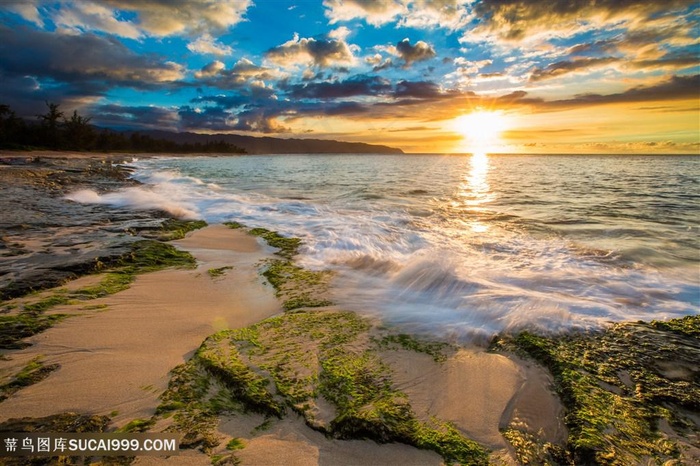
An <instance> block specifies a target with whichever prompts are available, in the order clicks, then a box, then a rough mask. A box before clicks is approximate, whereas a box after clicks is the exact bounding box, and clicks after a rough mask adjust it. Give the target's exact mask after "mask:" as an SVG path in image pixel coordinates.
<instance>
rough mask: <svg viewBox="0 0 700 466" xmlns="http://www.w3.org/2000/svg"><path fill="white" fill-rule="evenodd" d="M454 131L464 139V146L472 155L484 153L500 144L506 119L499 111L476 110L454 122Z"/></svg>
mask: <svg viewBox="0 0 700 466" xmlns="http://www.w3.org/2000/svg"><path fill="white" fill-rule="evenodd" d="M455 127H456V128H455V129H456V130H457V131H459V132H460V133H462V134H463V135H464V136H465V138H466V146H467V147H468V149H469V150H470V151H471V152H473V153H486V152H489V151H491V150H493V148H494V147H495V146H498V145H499V144H501V143H502V141H501V133H502V132H503V131H504V130H505V129H506V127H507V119H506V117H504V116H503V114H502V112H500V111H486V110H477V111H475V112H471V113H469V114H466V115H462V116H461V117H459V118H457V119H456V120H455Z"/></svg>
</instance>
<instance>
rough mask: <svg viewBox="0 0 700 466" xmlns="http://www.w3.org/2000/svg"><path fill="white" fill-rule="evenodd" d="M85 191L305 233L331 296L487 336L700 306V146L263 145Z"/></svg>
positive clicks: (430, 325)
mask: <svg viewBox="0 0 700 466" xmlns="http://www.w3.org/2000/svg"><path fill="white" fill-rule="evenodd" d="M133 166H134V167H135V168H136V171H135V173H134V178H136V179H137V180H139V181H141V182H142V183H143V185H141V186H139V187H135V188H133V187H132V188H127V189H124V190H121V191H118V192H114V193H109V194H105V195H99V194H97V193H90V192H82V193H78V194H74V195H73V197H72V198H73V199H74V200H78V201H82V202H97V203H103V204H110V205H115V206H121V207H124V206H127V207H132V208H145V209H152V208H158V209H163V210H167V211H169V212H171V213H172V214H174V215H178V216H181V217H184V218H192V219H195V218H196V219H204V220H206V221H207V222H209V223H219V222H225V221H237V222H240V223H242V224H244V225H246V226H250V227H264V228H268V229H271V230H275V231H278V232H279V233H281V234H283V235H289V236H296V237H299V238H301V239H302V240H303V247H302V248H301V250H300V255H299V256H298V258H297V259H298V261H299V262H300V263H301V265H303V266H305V267H308V268H311V269H315V270H320V269H331V270H334V271H335V272H337V274H336V279H335V280H334V282H333V290H332V291H333V299H334V301H335V302H336V303H337V304H338V305H339V306H341V307H342V308H345V309H349V310H354V311H357V312H361V313H367V314H371V315H375V316H377V317H379V318H381V319H382V320H383V321H385V322H386V323H387V324H390V325H396V326H399V327H401V328H404V329H405V330H406V331H411V332H417V333H423V332H425V333H428V334H431V335H435V336H439V337H454V338H456V339H460V340H464V339H482V340H484V339H488V338H489V337H491V336H492V335H494V334H497V333H499V332H511V331H519V330H523V329H529V330H532V331H536V332H546V333H552V332H562V331H569V330H577V329H587V328H596V327H600V326H603V325H605V324H606V323H608V322H611V321H622V320H638V319H644V320H651V319H668V318H673V317H679V316H684V315H689V314H697V313H698V312H699V310H700V306H699V305H700V236H699V235H698V229H699V228H700V209H699V207H700V157H693V156H679V157H673V156H630V155H625V156H575V155H561V156H556V155H546V156H532V155H518V156H515V155H513V156H506V155H484V154H477V155H465V156H455V155H451V156H446V155H254V156H253V155H251V156H236V157H185V158H182V157H177V158H167V157H164V158H154V159H147V160H143V161H138V162H136V163H134V164H133Z"/></svg>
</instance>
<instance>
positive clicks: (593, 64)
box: [530, 57, 620, 82]
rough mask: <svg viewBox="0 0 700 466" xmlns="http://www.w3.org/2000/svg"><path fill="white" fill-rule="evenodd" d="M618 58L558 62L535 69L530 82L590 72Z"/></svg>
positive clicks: (615, 61)
mask: <svg viewBox="0 0 700 466" xmlns="http://www.w3.org/2000/svg"><path fill="white" fill-rule="evenodd" d="M619 61H620V59H619V58H615V57H600V58H579V59H576V60H572V61H560V62H556V63H552V64H551V65H548V66H547V67H545V68H543V69H538V68H536V69H535V70H533V72H532V74H531V75H530V81H533V82H535V81H542V80H544V79H552V78H557V77H560V76H563V75H565V74H569V73H574V72H578V71H584V72H590V71H592V70H594V69H598V68H601V67H603V66H607V65H609V64H611V63H617V62H619Z"/></svg>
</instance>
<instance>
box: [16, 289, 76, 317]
mask: <svg viewBox="0 0 700 466" xmlns="http://www.w3.org/2000/svg"><path fill="white" fill-rule="evenodd" d="M69 302H70V298H69V297H68V296H65V295H60V294H56V295H53V296H49V297H48V298H44V299H42V300H40V301H38V302H36V303H32V304H25V305H24V310H25V311H26V312H29V313H41V312H46V311H47V310H49V309H51V308H52V307H54V306H60V305H62V304H68V303H69Z"/></svg>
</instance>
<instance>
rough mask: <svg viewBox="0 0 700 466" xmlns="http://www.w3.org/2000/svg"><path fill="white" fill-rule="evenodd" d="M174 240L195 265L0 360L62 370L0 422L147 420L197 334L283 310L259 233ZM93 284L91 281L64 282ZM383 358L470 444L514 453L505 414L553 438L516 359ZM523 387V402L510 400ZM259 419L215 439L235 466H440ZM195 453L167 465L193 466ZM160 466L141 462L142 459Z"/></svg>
mask: <svg viewBox="0 0 700 466" xmlns="http://www.w3.org/2000/svg"><path fill="white" fill-rule="evenodd" d="M174 244H175V245H177V247H179V248H183V249H185V250H187V251H189V252H190V253H192V254H193V255H194V257H195V258H196V259H197V263H198V266H197V268H196V269H195V270H166V271H161V272H155V273H151V274H145V275H142V276H139V277H138V278H137V280H136V281H135V282H134V283H133V285H132V286H131V287H130V288H129V289H128V290H125V291H122V292H120V293H117V294H115V295H112V296H109V297H106V298H101V299H98V300H96V301H94V304H95V305H105V307H104V308H102V309H101V310H100V311H99V312H93V313H86V314H85V315H80V316H77V317H73V318H70V319H67V320H66V321H65V322H62V323H61V324H59V325H56V326H55V327H53V328H51V329H49V330H47V331H45V332H43V333H41V334H39V335H36V336H34V337H32V338H30V339H29V340H28V341H29V342H30V343H32V346H30V347H28V348H27V349H25V350H20V351H16V352H12V353H11V356H10V358H11V360H10V361H4V362H3V369H4V373H13V372H16V371H18V370H19V369H20V368H21V367H22V366H23V365H24V364H26V363H27V362H28V361H30V360H32V359H33V358H35V357H37V356H40V357H42V358H43V359H44V360H45V362H46V363H47V364H59V365H60V369H59V370H57V371H55V372H54V373H52V374H51V375H50V376H49V377H48V378H47V379H45V380H43V381H42V382H39V383H37V384H35V385H32V386H30V387H27V388H25V389H23V390H21V391H19V392H18V393H17V394H15V395H13V396H12V397H11V398H10V399H8V400H7V401H6V402H4V403H1V404H0V421H4V420H7V419H10V418H18V417H44V416H49V415H52V414H56V413H60V412H66V411H70V412H79V413H91V414H102V415H110V414H111V416H112V422H113V427H121V426H123V425H125V424H126V423H128V422H129V421H131V420H134V419H142V418H149V417H150V416H152V415H153V414H154V412H155V409H156V407H157V406H158V404H159V400H158V395H159V394H160V393H162V392H163V391H164V390H165V389H166V387H167V384H168V380H169V376H168V373H169V371H170V370H171V369H172V368H174V367H175V366H177V365H179V364H182V363H183V362H185V361H186V360H187V359H188V358H190V357H191V356H192V353H193V352H194V350H195V349H196V348H197V347H198V346H199V344H200V343H201V342H202V340H203V339H204V338H206V337H207V336H208V335H210V334H212V333H214V332H216V331H218V330H221V329H225V328H240V327H245V326H247V325H250V324H253V323H255V322H258V321H260V320H262V319H264V318H266V317H269V316H272V315H275V314H277V313H279V312H280V310H281V309H280V303H279V302H278V301H277V299H276V298H275V297H274V294H273V293H272V291H271V289H270V288H269V287H265V286H264V285H263V284H262V282H261V279H260V277H259V276H258V273H257V270H256V264H257V263H258V262H259V261H261V260H264V259H265V258H269V253H267V252H265V251H264V250H263V248H262V246H261V245H260V244H259V243H258V242H257V240H256V238H254V237H252V236H249V235H247V234H245V233H244V232H242V231H236V230H231V229H230V228H227V227H225V226H221V225H214V226H210V227H207V228H205V229H202V230H198V231H195V232H193V233H191V234H190V235H189V236H188V237H187V238H185V239H183V240H180V241H175V242H174ZM220 267H232V268H231V269H228V270H227V271H226V273H225V274H224V275H223V276H221V277H217V278H212V277H211V276H209V274H207V271H208V270H210V269H214V268H220ZM89 281H94V277H85V278H82V279H78V280H76V281H75V282H73V283H71V286H74V287H79V286H83V285H85V284H86V283H87V282H89ZM54 311H55V312H61V308H60V307H58V308H56V309H55V310H54ZM386 361H387V362H388V363H389V364H390V365H391V366H392V368H393V370H394V373H395V374H396V382H397V388H399V389H401V390H403V391H405V392H406V393H407V394H408V396H409V399H410V401H411V404H412V405H413V407H414V409H415V410H416V411H417V412H418V413H419V416H420V417H422V418H425V419H428V418H430V417H431V416H438V417H440V418H442V419H445V420H449V421H451V422H453V423H454V424H455V425H456V426H457V427H458V428H460V430H463V431H464V432H465V433H466V434H467V435H469V436H470V437H471V438H474V439H475V440H477V441H479V442H482V443H483V444H484V445H487V446H488V447H489V448H492V449H494V450H501V452H500V454H499V456H500V457H502V458H505V459H507V458H511V457H510V455H509V454H508V451H507V446H506V443H505V441H504V440H503V438H502V436H501V435H500V434H499V430H498V429H499V426H502V425H504V424H505V425H507V424H508V422H509V421H510V419H509V416H511V415H512V413H513V412H518V413H520V414H519V415H520V417H521V421H524V422H528V423H532V424H531V425H532V426H533V427H537V428H539V427H542V428H549V429H550V431H551V437H552V440H561V438H560V434H561V426H560V424H559V422H557V420H558V418H559V415H560V412H561V409H560V407H559V405H558V403H557V402H556V398H555V397H554V395H553V394H552V393H551V391H550V389H549V387H548V386H547V384H548V382H549V381H548V380H547V379H546V376H544V375H542V374H540V373H537V374H534V375H533V373H532V370H531V369H528V368H527V367H526V366H525V365H523V364H520V363H518V362H516V361H514V360H510V359H508V358H506V357H504V356H502V355H495V354H489V353H486V352H484V351H483V350H476V349H474V350H467V349H461V350H459V351H457V352H456V353H455V354H454V355H453V356H451V357H450V358H449V359H448V361H447V362H446V363H444V364H439V365H438V364H436V363H435V361H433V359H432V358H431V357H430V356H427V355H424V354H419V353H415V352H410V351H405V350H402V351H392V352H387V354H386ZM540 371H541V370H540ZM533 381H534V382H536V385H535V386H532V382H533ZM523 390H527V391H528V392H529V395H528V396H523V397H518V395H519V394H520V393H521V392H522V391H523ZM436 394H439V396H436ZM538 403H539V404H542V405H543V406H545V408H544V409H540V407H539V406H538V405H537V404H538ZM536 405H537V406H536ZM528 408H529V409H528ZM521 412H528V414H527V415H523V414H522V413H521ZM256 422H258V423H259V422H260V419H257V421H256V420H255V419H253V421H251V420H250V419H246V418H245V417H244V416H239V417H234V418H230V419H222V421H221V425H220V428H219V430H220V434H221V435H222V438H225V437H231V438H233V437H237V438H242V439H244V440H245V441H246V448H245V449H244V450H242V451H241V453H240V454H239V455H238V456H239V458H240V459H241V460H242V462H243V464H251V465H253V464H299V465H302V464H319V465H322V464H397V465H398V464H415V465H419V464H420V465H423V464H441V459H440V457H439V455H437V454H435V453H431V452H427V451H421V450H417V449H415V448H412V447H410V446H406V445H403V446H402V445H398V444H390V445H378V444H376V443H374V442H371V441H341V440H329V439H326V438H325V437H324V436H323V435H322V434H320V433H317V432H314V431H313V430H311V429H309V428H308V427H306V426H305V425H304V424H303V421H301V420H300V419H297V420H295V419H294V416H292V418H290V419H287V420H284V421H281V422H278V423H276V424H274V426H273V427H272V428H271V429H270V430H269V431H267V432H264V433H262V434H258V435H255V436H253V435H251V431H252V427H254V426H255V423H256ZM246 426H247V427H246ZM192 454H194V453H192V452H188V453H186V454H185V456H184V457H181V458H178V457H173V458H172V459H171V460H169V461H172V462H174V463H176V464H177V463H178V462H184V463H180V464H194V463H190V461H195V457H192V456H191V455H192ZM199 456H201V458H199V460H198V461H200V462H201V464H208V462H209V458H208V457H207V456H206V455H203V454H200V455H199ZM185 458H187V459H185ZM511 460H512V458H511ZM161 461H163V459H152V458H149V459H146V458H142V459H140V460H139V462H138V463H139V464H141V463H143V464H156V463H159V462H161Z"/></svg>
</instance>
